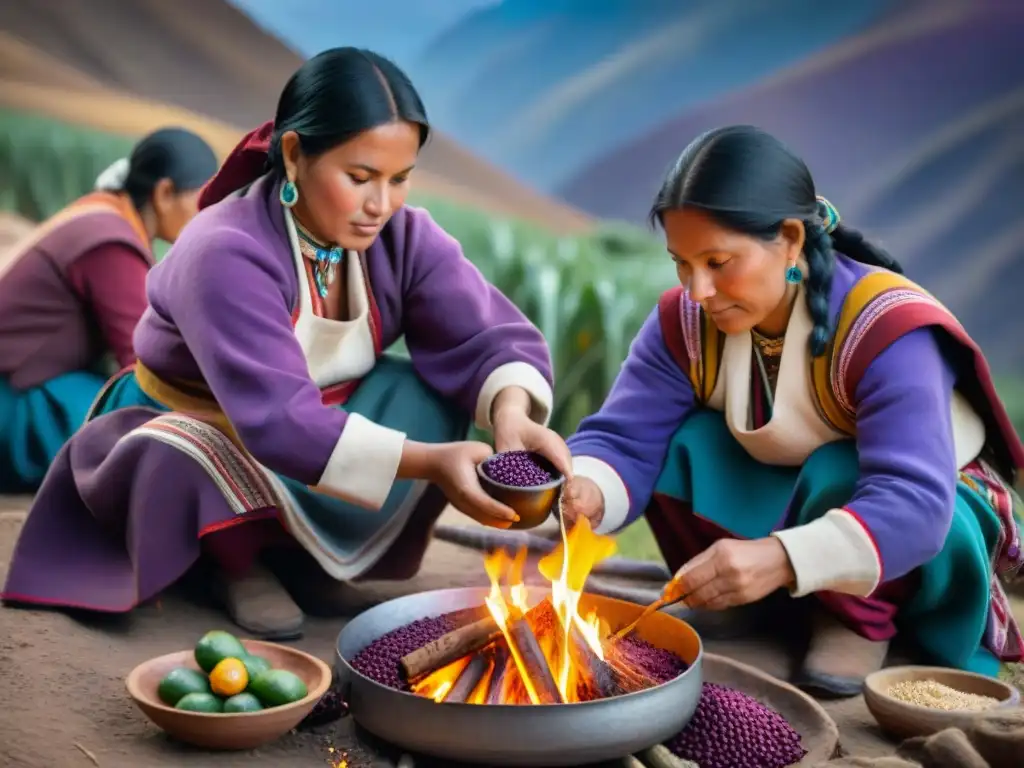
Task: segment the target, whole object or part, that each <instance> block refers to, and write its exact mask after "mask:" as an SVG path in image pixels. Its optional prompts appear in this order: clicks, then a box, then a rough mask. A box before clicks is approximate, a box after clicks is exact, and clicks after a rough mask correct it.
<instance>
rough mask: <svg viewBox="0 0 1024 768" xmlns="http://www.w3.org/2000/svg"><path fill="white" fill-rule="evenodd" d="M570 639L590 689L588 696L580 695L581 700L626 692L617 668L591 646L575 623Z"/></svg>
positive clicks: (575, 656)
mask: <svg viewBox="0 0 1024 768" xmlns="http://www.w3.org/2000/svg"><path fill="white" fill-rule="evenodd" d="M569 641H570V642H571V644H572V654H573V659H574V661H575V662H576V664H577V666H578V668H579V669H580V670H581V672H582V677H583V680H584V681H585V684H586V688H587V689H588V690H586V691H585V693H586V696H583V695H581V696H580V697H579V698H580V700H581V701H584V700H588V699H607V698H609V697H611V696H621V695H622V694H623V693H624V692H625V691H624V689H623V687H622V686H621V685H620V684H619V680H618V676H617V675H616V674H615V670H614V669H612V667H611V665H610V664H608V662H606V661H605V660H604V659H602V658H601V657H600V656H598V655H597V652H596V651H595V650H594V649H593V648H591V647H590V643H588V642H587V639H586V638H585V637H583V633H582V632H580V629H579V627H577V626H575V625H573V627H572V629H571V630H570V631H569Z"/></svg>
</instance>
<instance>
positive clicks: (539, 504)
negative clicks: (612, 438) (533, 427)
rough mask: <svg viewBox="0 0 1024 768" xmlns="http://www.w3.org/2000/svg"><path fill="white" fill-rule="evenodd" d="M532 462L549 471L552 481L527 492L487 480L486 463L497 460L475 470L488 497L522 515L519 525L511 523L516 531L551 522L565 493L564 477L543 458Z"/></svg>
mask: <svg viewBox="0 0 1024 768" xmlns="http://www.w3.org/2000/svg"><path fill="white" fill-rule="evenodd" d="M532 457H533V460H534V461H535V462H536V463H537V464H539V465H540V466H541V467H543V468H544V469H545V470H547V471H548V472H549V473H550V474H551V476H552V478H554V479H553V480H551V482H549V483H544V485H531V486H530V487H528V488H520V487H518V486H515V485H504V484H503V483H498V482H495V481H494V480H492V479H491V478H490V477H488V476H487V472H486V471H485V470H484V467H485V466H486V465H487V462H488V461H490V460H491V459H493V458H494V456H491V457H490V458H488V459H487V460H485V461H483V462H481V463H480V464H478V465H477V467H476V474H477V477H479V478H480V486H481V487H482V488H483V489H484V491H486V492H487V495H488V496H490V497H491V498H493V499H496V500H498V501H500V502H501V503H502V504H504V505H505V506H507V507H511V508H512V509H513V510H515V513H516V514H517V515H519V522H518V523H512V525H510V526H509V528H511V529H514V530H525V529H527V528H536V527H537V526H538V525H540V524H541V523H543V522H544V521H545V520H547V519H548V516H549V515H550V514H551V510H552V509H554V508H555V505H556V504H557V503H558V496H559V494H560V493H561V492H562V485H563V484H564V483H565V477H564V476H563V475H562V473H561V472H559V471H558V470H557V469H555V467H554V465H553V464H552V463H551V462H550V461H548V460H547V459H546V458H545V457H543V456H541V455H540V454H537V453H534V454H532Z"/></svg>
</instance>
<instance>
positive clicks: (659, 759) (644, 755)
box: [640, 744, 699, 768]
mask: <svg viewBox="0 0 1024 768" xmlns="http://www.w3.org/2000/svg"><path fill="white" fill-rule="evenodd" d="M640 757H641V759H642V760H643V762H644V764H645V765H646V766H647V768H699V766H698V765H697V764H696V763H694V762H692V761H690V760H683V758H681V757H677V756H676V755H674V754H672V752H671V751H670V750H669V748H668V747H666V746H665V745H664V744H656V745H654V746H653V747H651V748H650V749H645V750H644V751H643V752H641V753H640Z"/></svg>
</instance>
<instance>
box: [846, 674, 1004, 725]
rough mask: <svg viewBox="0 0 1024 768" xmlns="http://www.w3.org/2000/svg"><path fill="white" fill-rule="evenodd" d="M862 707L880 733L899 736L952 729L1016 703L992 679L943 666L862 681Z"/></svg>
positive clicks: (869, 677) (1002, 685)
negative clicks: (882, 731)
mask: <svg viewBox="0 0 1024 768" xmlns="http://www.w3.org/2000/svg"><path fill="white" fill-rule="evenodd" d="M864 703H865V704H867V706H868V710H870V712H871V715H872V716H873V717H874V718H875V720H876V721H877V722H878V725H879V726H880V727H881V728H882V730H884V731H886V732H888V733H890V734H892V735H893V736H898V737H901V738H910V737H912V736H930V735H931V734H933V733H938V732H939V731H941V730H943V729H945V728H957V727H960V726H961V725H962V724H964V723H965V721H966V720H969V719H971V718H973V717H975V716H977V715H978V714H980V713H982V712H988V711H990V710H993V709H1001V708H1005V707H1016V706H1018V705H1019V704H1020V691H1018V690H1017V689H1016V688H1014V687H1013V686H1012V685H1010V684H1009V683H1004V682H1003V681H1002V680H997V679H996V678H994V677H986V676H984V675H978V674H974V673H973V672H961V671H960V670H957V669H949V668H947V667H888V668H887V669H882V670H879V671H878V672H875V673H874V674H871V675H868V677H867V679H866V680H865V681H864Z"/></svg>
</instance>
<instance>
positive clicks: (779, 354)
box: [566, 126, 1024, 696]
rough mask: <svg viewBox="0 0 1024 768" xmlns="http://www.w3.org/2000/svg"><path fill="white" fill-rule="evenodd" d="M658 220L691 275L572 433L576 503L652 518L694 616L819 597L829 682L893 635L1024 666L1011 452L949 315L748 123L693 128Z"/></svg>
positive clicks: (848, 690)
mask: <svg viewBox="0 0 1024 768" xmlns="http://www.w3.org/2000/svg"><path fill="white" fill-rule="evenodd" d="M652 218H653V219H654V220H655V221H656V222H658V223H659V224H661V226H662V227H663V228H664V230H665V234H666V238H667V243H668V251H669V253H670V254H671V255H672V258H673V260H674V261H675V263H676V266H677V270H678V276H679V281H680V283H681V284H682V285H681V286H680V287H677V288H675V289H672V290H669V291H668V292H667V293H665V294H664V295H663V296H662V298H661V300H660V302H659V306H658V307H657V308H655V310H654V311H653V312H652V313H651V314H650V316H649V317H648V319H647V321H646V322H645V324H644V326H643V327H642V329H641V330H640V332H639V334H638V335H637V337H636V339H635V340H634V342H633V344H632V348H631V350H630V353H629V357H628V359H627V360H626V362H625V364H624V366H623V368H622V371H621V373H620V374H619V377H618V379H617V380H616V382H615V384H614V387H613V389H612V391H611V393H610V394H609V396H608V398H607V400H606V401H605V403H604V405H603V406H602V408H601V410H600V411H599V412H598V413H596V414H594V415H592V416H590V417H589V418H587V419H586V420H584V422H583V423H582V424H581V425H580V428H579V431H578V432H577V433H576V434H575V435H574V436H573V437H572V438H571V439H570V440H569V446H570V448H571V451H572V454H573V468H574V472H575V480H574V481H573V484H572V490H571V495H572V497H573V498H572V499H571V500H569V501H568V503H567V505H566V507H567V509H566V514H567V516H568V517H569V518H575V517H578V516H579V515H583V516H586V517H587V518H589V519H590V520H591V522H592V524H593V523H597V529H598V530H599V531H603V532H610V531H613V530H615V529H618V528H621V527H623V526H625V525H628V524H629V523H630V522H632V521H634V520H636V519H637V518H639V517H640V516H642V515H646V518H647V520H648V521H649V523H650V526H651V528H652V530H653V532H654V535H655V537H656V538H657V540H658V543H659V546H660V548H661V550H662V553H663V554H664V556H665V557H666V559H667V560H668V562H669V565H670V567H672V568H675V569H678V576H679V578H680V579H681V583H682V587H683V589H684V590H685V591H686V592H688V593H689V597H688V598H687V599H686V604H687V606H689V607H691V608H693V609H695V616H696V617H697V618H698V619H699V618H700V617H701V613H702V611H701V609H709V610H712V611H715V610H720V609H725V608H730V607H733V606H742V605H748V604H753V603H755V602H756V601H760V600H761V599H762V598H764V597H766V596H767V595H769V594H770V593H774V592H776V591H777V590H780V589H788V590H789V593H790V594H791V595H793V596H794V597H801V596H813V597H812V598H809V599H808V600H807V601H801V603H802V604H805V605H807V606H808V607H809V608H810V625H811V638H810V646H809V651H808V654H807V656H806V659H805V661H804V663H803V668H802V672H801V674H800V676H799V682H801V683H802V684H803V685H804V686H805V687H807V688H809V689H811V690H814V691H816V692H819V693H821V694H825V695H836V696H845V695H853V694H856V693H857V692H858V691H859V689H860V687H861V684H862V682H863V678H864V677H865V675H866V674H868V673H870V672H872V671H874V670H876V669H878V668H879V667H880V665H881V664H882V663H883V660H884V658H885V655H886V652H887V649H888V646H889V641H890V639H891V638H893V636H894V635H895V634H896V632H897V628H899V630H900V631H901V632H904V633H907V634H908V635H910V636H911V639H913V640H916V641H917V643H919V645H920V646H921V647H922V648H923V650H924V651H925V652H926V653H927V654H928V655H929V656H930V657H931V658H932V659H933V660H934V661H937V662H938V663H940V664H944V665H948V666H951V667H959V668H963V669H969V670H975V671H980V672H983V673H995V672H996V671H997V669H998V662H999V660H1001V659H1002V660H1015V659H1020V658H1021V645H1022V644H1021V635H1020V632H1019V630H1018V628H1017V626H1016V625H1015V624H1014V621H1013V618H1012V616H1011V615H1010V612H1009V610H1008V607H1007V600H1006V597H1005V592H1004V589H1003V584H1002V581H1001V580H1002V579H1004V578H1008V577H1009V576H1010V575H1012V574H1014V573H1015V572H1016V571H1017V569H1019V567H1020V564H1021V549H1020V536H1019V531H1018V525H1017V523H1016V522H1015V520H1014V509H1013V501H1012V499H1013V494H1012V491H1011V486H1012V483H1013V479H1014V477H1015V474H1016V472H1017V471H1018V470H1019V468H1020V467H1021V466H1024V449H1022V446H1021V443H1020V440H1019V439H1018V438H1017V436H1016V434H1015V433H1014V431H1013V429H1012V427H1011V426H1010V422H1009V420H1008V418H1007V415H1006V412H1005V410H1004V408H1003V406H1002V404H1001V403H1000V401H999V399H998V397H997V396H996V393H995V391H994V390H993V386H992V381H991V378H990V375H989V369H988V366H987V364H986V362H985V359H984V358H983V356H982V354H981V351H980V350H979V349H978V347H977V345H975V343H974V342H973V341H972V340H971V339H970V338H969V337H968V335H967V334H966V333H965V331H964V329H963V328H962V327H961V325H960V324H959V323H958V322H957V320H956V318H954V317H953V316H952V315H951V314H950V313H949V311H948V310H946V309H945V308H944V307H943V306H942V305H941V304H940V303H939V302H938V301H936V299H935V298H934V297H932V296H930V295H929V294H928V293H927V292H925V291H924V290H922V289H921V288H919V287H918V286H917V285H915V284H914V283H912V282H911V281H910V280H908V279H907V278H905V277H903V276H902V274H901V269H900V266H899V265H898V264H897V263H896V262H895V261H894V260H893V259H892V258H891V257H889V256H888V255H887V254H885V253H884V252H883V251H881V250H879V249H878V248H876V247H875V246H873V245H871V244H870V243H868V242H867V241H865V240H864V238H863V237H862V236H861V235H860V234H858V233H857V232H856V231H854V230H852V229H850V228H848V227H846V226H844V225H843V224H840V222H839V214H838V213H837V212H836V210H835V209H834V208H833V207H832V206H831V205H830V204H829V203H828V202H827V201H825V200H824V199H821V198H816V195H815V187H814V182H813V180H812V178H811V175H810V173H809V171H808V169H807V167H806V166H805V165H804V163H803V162H802V161H801V160H800V159H798V158H797V157H796V156H795V155H793V154H792V153H791V152H790V151H789V150H788V149H786V148H785V147H784V146H783V145H782V144H780V143H779V142H778V141H777V140H776V139H774V138H772V137H771V136H769V135H766V134H765V133H763V132H761V131H759V130H757V129H755V128H751V127H742V126H741V127H728V128H724V129H720V130H715V131H712V132H710V133H707V134H705V135H703V136H701V137H700V138H698V139H697V140H696V141H695V142H693V143H692V144H691V145H690V146H689V147H688V148H687V149H686V150H685V151H684V152H683V154H682V156H681V157H680V158H679V160H678V162H677V163H676V165H675V166H674V168H673V169H672V170H671V172H670V173H669V174H668V177H667V179H666V180H665V183H664V185H663V187H662V188H661V191H660V193H659V194H658V196H657V199H656V201H655V203H654V208H653V211H652ZM733 614H735V611H733ZM714 615H716V614H711V615H710V616H714ZM717 615H719V616H721V614H717ZM708 617H709V614H706V613H705V614H703V618H705V619H706V618H708ZM749 617H750V614H749V612H748V613H747V618H749ZM719 627H721V624H719ZM734 628H735V624H734Z"/></svg>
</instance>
